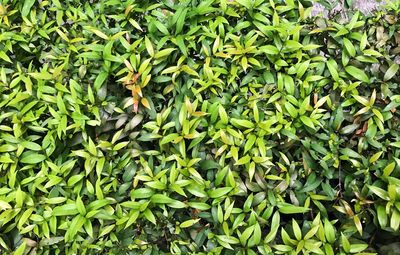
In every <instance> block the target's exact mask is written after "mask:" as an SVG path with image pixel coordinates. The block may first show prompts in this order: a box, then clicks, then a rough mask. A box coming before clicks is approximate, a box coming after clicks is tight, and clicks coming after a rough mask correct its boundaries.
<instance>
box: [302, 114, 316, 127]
mask: <svg viewBox="0 0 400 255" xmlns="http://www.w3.org/2000/svg"><path fill="white" fill-rule="evenodd" d="M300 120H301V122H303V123H304V124H305V125H306V126H308V127H310V128H312V129H315V126H314V123H313V122H312V120H311V118H310V117H307V116H305V115H303V116H300Z"/></svg>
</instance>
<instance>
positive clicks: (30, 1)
mask: <svg viewBox="0 0 400 255" xmlns="http://www.w3.org/2000/svg"><path fill="white" fill-rule="evenodd" d="M23 2H24V5H23V6H22V10H21V15H22V16H23V17H25V16H28V14H29V12H30V11H31V9H32V6H33V5H34V4H35V2H36V1H35V0H24V1H23Z"/></svg>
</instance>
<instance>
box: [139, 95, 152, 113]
mask: <svg viewBox="0 0 400 255" xmlns="http://www.w3.org/2000/svg"><path fill="white" fill-rule="evenodd" d="M140 102H141V103H142V105H143V106H144V107H146V108H147V109H149V110H150V109H151V108H150V103H149V101H148V100H147V99H146V98H142V100H141V101H140Z"/></svg>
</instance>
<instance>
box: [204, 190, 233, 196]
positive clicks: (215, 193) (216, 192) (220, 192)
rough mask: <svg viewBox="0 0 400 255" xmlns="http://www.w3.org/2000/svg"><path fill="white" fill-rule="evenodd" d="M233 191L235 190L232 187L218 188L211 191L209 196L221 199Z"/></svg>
mask: <svg viewBox="0 0 400 255" xmlns="http://www.w3.org/2000/svg"><path fill="white" fill-rule="evenodd" d="M232 189H233V188H232V187H224V188H218V189H215V190H210V191H209V192H208V195H209V196H210V197H211V198H219V197H222V196H223V195H226V194H228V193H229V192H230V191H231V190H232Z"/></svg>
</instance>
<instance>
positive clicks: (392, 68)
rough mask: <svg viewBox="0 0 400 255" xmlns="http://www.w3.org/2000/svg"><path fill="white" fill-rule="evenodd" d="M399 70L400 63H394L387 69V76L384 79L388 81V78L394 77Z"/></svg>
mask: <svg viewBox="0 0 400 255" xmlns="http://www.w3.org/2000/svg"><path fill="white" fill-rule="evenodd" d="M398 70H399V65H398V64H396V63H393V64H392V65H391V66H390V67H389V68H388V70H387V71H386V73H385V76H384V77H383V80H384V81H388V80H390V79H392V77H393V76H394V75H395V74H396V73H397V71H398Z"/></svg>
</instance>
